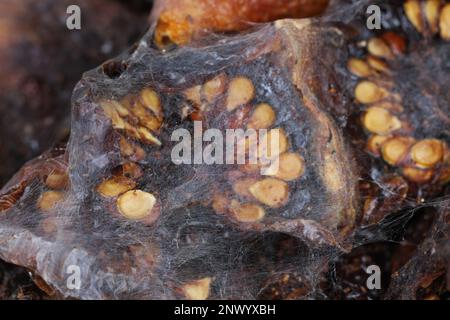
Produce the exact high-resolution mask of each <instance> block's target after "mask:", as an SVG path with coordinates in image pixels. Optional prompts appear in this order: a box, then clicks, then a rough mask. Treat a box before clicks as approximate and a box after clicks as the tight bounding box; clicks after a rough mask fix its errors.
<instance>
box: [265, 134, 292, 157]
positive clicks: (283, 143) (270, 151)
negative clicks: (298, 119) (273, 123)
mask: <svg viewBox="0 0 450 320" xmlns="http://www.w3.org/2000/svg"><path fill="white" fill-rule="evenodd" d="M277 136H278V143H276V141H275V140H273V139H276V137H277ZM272 141H273V142H272ZM272 144H273V146H272ZM277 144H278V145H277ZM272 147H273V148H272ZM288 147H289V142H288V138H287V136H286V133H285V132H284V130H283V129H280V128H275V129H272V130H269V131H268V132H267V134H266V135H264V136H263V137H261V139H260V141H259V145H258V157H259V158H260V159H272V158H274V157H277V156H279V155H280V154H282V153H284V152H285V151H286V150H287V149H288Z"/></svg>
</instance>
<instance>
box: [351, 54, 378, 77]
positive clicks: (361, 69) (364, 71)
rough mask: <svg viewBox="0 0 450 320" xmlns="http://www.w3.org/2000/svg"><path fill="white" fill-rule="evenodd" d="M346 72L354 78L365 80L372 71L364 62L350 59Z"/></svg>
mask: <svg viewBox="0 0 450 320" xmlns="http://www.w3.org/2000/svg"><path fill="white" fill-rule="evenodd" d="M347 68H348V70H349V71H350V72H351V73H353V74H354V75H355V76H358V77H361V78H366V77H369V76H370V75H371V74H372V70H371V69H370V66H369V65H368V64H367V62H365V61H364V60H361V59H357V58H351V59H350V60H348V62H347Z"/></svg>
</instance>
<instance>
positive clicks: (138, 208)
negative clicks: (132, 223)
mask: <svg viewBox="0 0 450 320" xmlns="http://www.w3.org/2000/svg"><path fill="white" fill-rule="evenodd" d="M155 204H156V198H155V196H154V195H153V194H151V193H148V192H144V191H141V190H131V191H128V192H126V193H124V194H123V195H121V196H120V197H119V198H118V199H117V208H118V209H119V212H120V213H121V214H122V215H123V216H124V217H125V218H128V219H131V220H141V219H144V218H146V217H148V216H149V215H150V214H151V213H152V210H153V207H154V206H155Z"/></svg>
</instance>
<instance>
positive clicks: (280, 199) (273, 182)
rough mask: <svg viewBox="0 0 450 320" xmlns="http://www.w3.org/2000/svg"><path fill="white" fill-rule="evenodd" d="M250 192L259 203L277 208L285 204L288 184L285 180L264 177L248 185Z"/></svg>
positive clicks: (287, 195)
mask: <svg viewBox="0 0 450 320" xmlns="http://www.w3.org/2000/svg"><path fill="white" fill-rule="evenodd" d="M250 193H251V194H252V195H253V196H254V197H255V198H256V199H257V200H258V201H259V202H261V203H263V204H265V205H267V206H269V207H272V208H278V207H281V206H283V205H284V204H286V202H287V201H288V198H289V186H288V185H287V183H286V182H284V181H281V180H278V179H274V178H266V179H263V180H260V181H258V182H256V183H255V184H253V185H252V186H251V187H250Z"/></svg>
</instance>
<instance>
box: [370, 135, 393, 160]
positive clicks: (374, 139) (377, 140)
mask: <svg viewBox="0 0 450 320" xmlns="http://www.w3.org/2000/svg"><path fill="white" fill-rule="evenodd" d="M389 138H390V137H389V136H379V135H376V134H375V135H372V136H371V137H370V138H369V140H368V141H367V150H369V152H370V153H372V154H373V155H375V156H377V157H379V156H380V152H381V147H382V146H383V143H384V142H386V141H387V140H389Z"/></svg>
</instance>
